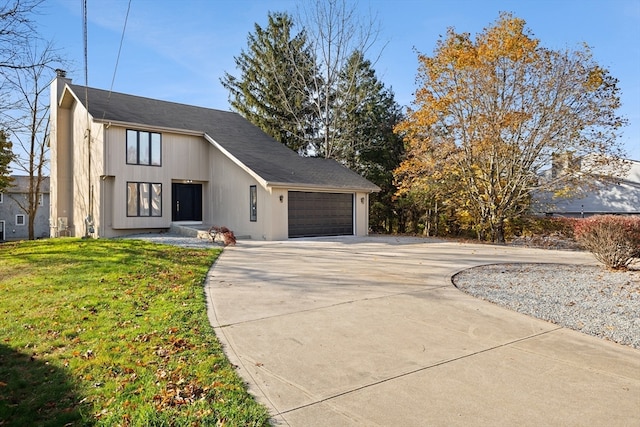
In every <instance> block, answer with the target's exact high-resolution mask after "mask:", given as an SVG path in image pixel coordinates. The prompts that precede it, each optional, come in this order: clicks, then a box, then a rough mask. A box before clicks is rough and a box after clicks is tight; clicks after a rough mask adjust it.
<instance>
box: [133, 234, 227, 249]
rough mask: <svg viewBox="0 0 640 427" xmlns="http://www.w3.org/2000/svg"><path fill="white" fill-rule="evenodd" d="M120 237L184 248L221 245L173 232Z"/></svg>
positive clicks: (205, 247) (206, 247) (217, 246)
mask: <svg viewBox="0 0 640 427" xmlns="http://www.w3.org/2000/svg"><path fill="white" fill-rule="evenodd" d="M120 238H121V239H137V240H147V241H149V242H154V243H160V244H165V245H175V246H182V247H185V248H198V249H211V248H220V247H222V246H221V245H220V244H218V243H213V242H212V241H211V240H208V239H199V238H197V237H185V236H181V235H179V234H173V233H147V234H131V235H128V236H123V237H120Z"/></svg>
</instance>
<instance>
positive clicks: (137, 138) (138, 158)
mask: <svg viewBox="0 0 640 427" xmlns="http://www.w3.org/2000/svg"><path fill="white" fill-rule="evenodd" d="M127 164H128V165H146V166H161V165H162V137H161V135H160V134H159V133H156V132H145V131H139V130H131V129H127Z"/></svg>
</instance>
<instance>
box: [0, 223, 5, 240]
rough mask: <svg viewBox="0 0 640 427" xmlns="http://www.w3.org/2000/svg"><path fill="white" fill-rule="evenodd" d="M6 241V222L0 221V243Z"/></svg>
mask: <svg viewBox="0 0 640 427" xmlns="http://www.w3.org/2000/svg"><path fill="white" fill-rule="evenodd" d="M3 240H4V221H0V242H2V241H3Z"/></svg>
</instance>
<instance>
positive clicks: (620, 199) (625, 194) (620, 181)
mask: <svg viewBox="0 0 640 427" xmlns="http://www.w3.org/2000/svg"><path fill="white" fill-rule="evenodd" d="M625 162H626V164H627V167H624V168H622V170H623V172H622V173H620V174H619V176H618V177H617V178H616V179H614V180H611V179H607V180H598V179H595V180H593V181H592V182H591V184H592V185H591V186H589V187H587V186H585V187H584V188H582V189H581V191H579V192H578V195H577V196H576V197H574V198H552V197H550V196H549V195H548V194H547V195H538V196H537V197H535V199H534V204H533V206H535V211H536V213H539V214H545V215H548V216H552V215H559V216H564V217H573V218H578V217H587V216H592V215H605V214H616V215H640V161H636V160H625Z"/></svg>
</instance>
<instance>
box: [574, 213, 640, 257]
mask: <svg viewBox="0 0 640 427" xmlns="http://www.w3.org/2000/svg"><path fill="white" fill-rule="evenodd" d="M574 234H575V238H576V240H577V242H578V243H579V244H580V246H582V247H583V248H584V249H586V250H588V251H590V252H591V253H592V254H593V255H594V256H595V257H596V259H597V260H598V261H600V262H601V263H603V264H604V265H606V266H607V267H608V268H610V269H612V270H625V269H627V268H628V267H629V264H631V262H633V260H634V258H638V257H640V217H631V216H615V215H598V216H593V217H590V218H587V219H583V220H580V221H576V223H575V228H574Z"/></svg>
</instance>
